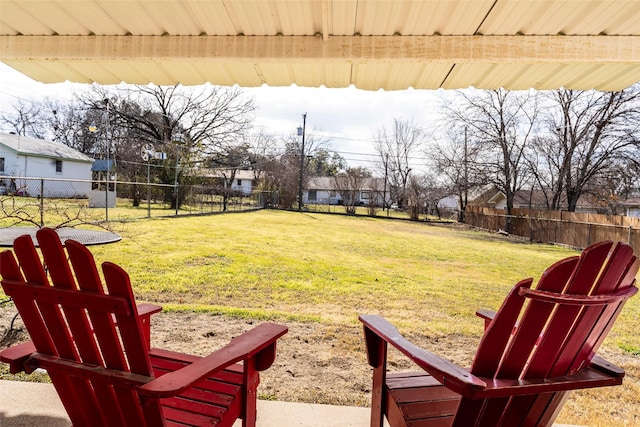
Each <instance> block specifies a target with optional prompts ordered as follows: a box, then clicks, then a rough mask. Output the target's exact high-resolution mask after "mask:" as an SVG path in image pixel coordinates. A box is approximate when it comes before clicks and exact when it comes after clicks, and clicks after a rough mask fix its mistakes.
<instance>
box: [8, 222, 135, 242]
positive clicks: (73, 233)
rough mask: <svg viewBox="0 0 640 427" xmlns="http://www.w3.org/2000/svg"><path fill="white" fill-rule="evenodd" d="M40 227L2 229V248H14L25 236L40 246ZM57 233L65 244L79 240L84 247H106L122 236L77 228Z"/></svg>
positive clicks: (67, 228) (65, 228) (65, 229)
mask: <svg viewBox="0 0 640 427" xmlns="http://www.w3.org/2000/svg"><path fill="white" fill-rule="evenodd" d="M38 230H39V229H38V227H10V228H0V246H4V247H10V246H13V241H14V240H15V239H16V238H17V237H19V236H22V235H23V234H28V235H29V236H31V239H32V240H33V243H34V244H35V245H36V246H38V242H37V240H36V231H38ZM56 233H58V235H59V236H60V240H62V242H63V243H64V242H65V241H66V240H69V239H71V240H77V241H78V242H80V243H82V244H83V245H87V246H88V245H104V244H106V243H114V242H118V241H120V240H121V239H122V236H120V235H118V234H116V233H112V232H110V231H101V230H82V229H77V228H69V227H62V228H58V229H56Z"/></svg>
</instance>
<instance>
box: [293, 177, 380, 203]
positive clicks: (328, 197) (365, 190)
mask: <svg viewBox="0 0 640 427" xmlns="http://www.w3.org/2000/svg"><path fill="white" fill-rule="evenodd" d="M383 193H384V179H383V178H366V179H365V180H364V182H363V184H362V186H361V188H360V191H359V192H358V195H357V197H356V204H357V205H362V206H369V205H375V206H383V205H384V203H383V202H384V199H385V198H386V200H387V204H389V203H391V202H390V197H389V196H390V193H389V189H388V188H387V191H386V194H385V195H384V196H383ZM302 201H303V202H304V203H306V204H318V205H320V204H322V205H342V204H344V201H343V198H342V196H341V195H340V191H338V190H337V189H336V182H335V178H334V177H332V176H314V177H310V178H309V179H308V180H307V185H306V188H305V189H303V191H302Z"/></svg>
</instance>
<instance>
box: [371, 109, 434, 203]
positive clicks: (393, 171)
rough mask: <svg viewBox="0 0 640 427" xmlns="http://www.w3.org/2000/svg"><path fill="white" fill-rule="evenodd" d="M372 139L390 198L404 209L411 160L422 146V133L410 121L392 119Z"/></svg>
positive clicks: (423, 138) (423, 136)
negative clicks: (388, 188) (387, 184)
mask: <svg viewBox="0 0 640 427" xmlns="http://www.w3.org/2000/svg"><path fill="white" fill-rule="evenodd" d="M375 140H376V142H375V148H376V151H377V153H378V155H379V156H380V162H381V164H382V168H383V173H384V176H386V177H387V180H388V182H389V184H390V192H391V198H392V199H394V200H395V201H396V202H397V203H398V205H400V206H403V205H404V204H406V201H407V200H406V199H407V194H406V189H407V183H408V182H409V175H410V174H411V170H412V165H411V159H412V157H413V156H414V154H416V153H417V152H419V150H420V148H421V147H422V145H423V144H424V142H425V134H424V132H423V130H422V129H420V128H419V127H418V126H417V125H415V124H414V123H412V122H411V121H406V120H400V119H398V118H395V119H394V120H393V125H392V127H391V128H390V129H388V128H386V127H382V128H381V129H380V130H378V134H377V136H376V138H375Z"/></svg>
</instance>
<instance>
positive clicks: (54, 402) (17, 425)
mask: <svg viewBox="0 0 640 427" xmlns="http://www.w3.org/2000/svg"><path fill="white" fill-rule="evenodd" d="M70 425H71V422H70V421H69V418H68V417H67V413H66V412H65V410H64V408H63V407H62V403H60V399H58V395H57V394H56V392H55V390H54V388H53V386H52V385H51V384H42V383H28V382H19V381H2V380H0V427H32V426H34V427H35V426H37V427H42V426H46V427H69V426H70ZM386 425H387V424H386V422H385V426H386ZM236 426H237V427H240V426H241V422H240V421H238V422H236V424H234V427H236ZM367 426H369V408H356V407H350V406H333V405H318V404H310V403H291V402H276V401H266V400H258V421H257V427H367ZM555 426H556V427H562V426H563V425H561V424H556V425H555ZM564 427H570V426H566V425H564Z"/></svg>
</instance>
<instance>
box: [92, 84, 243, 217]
mask: <svg viewBox="0 0 640 427" xmlns="http://www.w3.org/2000/svg"><path fill="white" fill-rule="evenodd" d="M105 100H107V101H108V102H106V103H105ZM85 102H86V104H87V105H88V107H89V108H91V109H95V110H98V111H105V110H106V111H107V113H108V117H109V119H108V120H109V125H110V128H111V136H110V139H111V141H112V142H113V143H114V146H115V150H116V153H115V155H116V157H119V159H118V160H120V161H122V160H123V159H124V160H125V161H127V160H126V158H123V156H119V155H118V152H119V153H126V155H130V153H131V152H138V153H139V152H140V151H141V149H142V148H143V147H144V146H145V145H147V144H151V145H152V146H153V147H154V149H155V151H159V152H164V153H166V158H165V160H163V161H162V163H163V166H164V167H162V168H156V178H157V179H158V181H159V182H161V183H163V184H173V189H172V187H169V186H168V187H167V190H166V192H165V199H168V200H170V201H171V206H172V208H174V207H176V205H177V206H179V205H180V204H181V202H182V200H183V197H184V192H182V193H180V192H179V191H178V188H179V186H180V185H183V184H189V183H190V182H191V180H192V171H193V166H194V165H196V164H198V163H199V162H202V161H204V160H205V159H206V158H207V157H208V156H210V155H213V154H216V153H219V151H220V149H221V148H224V146H225V145H226V144H228V143H229V142H231V141H236V140H238V139H239V138H241V137H242V135H243V134H244V133H245V132H246V130H247V129H248V128H249V127H250V124H251V118H252V117H251V113H252V112H253V111H254V110H255V105H254V103H253V100H252V99H249V98H247V97H245V96H244V95H243V93H242V92H241V90H240V89H238V88H226V87H219V86H211V85H205V86H203V87H198V88H186V87H183V86H180V85H176V86H169V87H165V86H163V87H160V86H125V87H120V88H118V89H116V90H115V91H110V90H108V89H106V88H104V87H96V88H95V89H94V92H93V94H92V96H91V97H89V98H88V99H86V101H85ZM132 136H133V137H134V138H131V137H132ZM132 143H133V144H134V145H135V146H133V147H131V144H132ZM124 146H126V147H127V149H124ZM121 147H123V148H121ZM136 157H138V156H136ZM129 161H130V160H129ZM139 165H140V163H139ZM132 170H133V171H134V173H135V174H136V175H135V176H136V177H137V174H139V173H140V172H141V170H142V169H141V168H140V167H138V168H132ZM130 179H131V177H130Z"/></svg>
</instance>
